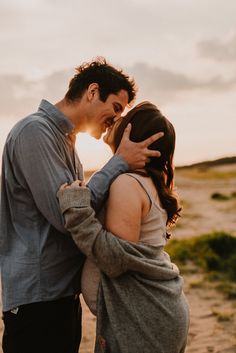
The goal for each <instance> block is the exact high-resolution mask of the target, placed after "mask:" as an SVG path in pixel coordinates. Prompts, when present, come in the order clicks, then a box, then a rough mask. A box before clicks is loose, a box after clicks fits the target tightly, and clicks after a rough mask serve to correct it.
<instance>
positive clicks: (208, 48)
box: [198, 34, 236, 62]
mask: <svg viewBox="0 0 236 353" xmlns="http://www.w3.org/2000/svg"><path fill="white" fill-rule="evenodd" d="M198 50H199V53H200V55H202V56H203V57H206V58H210V59H212V60H215V61H222V62H231V61H232V62H234V61H235V60H236V34H235V35H234V36H233V37H232V38H230V39H228V40H226V41H222V40H219V39H208V40H203V41H201V42H199V43H198Z"/></svg>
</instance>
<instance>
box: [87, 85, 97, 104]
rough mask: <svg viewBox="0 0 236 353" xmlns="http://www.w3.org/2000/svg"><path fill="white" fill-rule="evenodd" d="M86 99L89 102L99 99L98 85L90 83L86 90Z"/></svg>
mask: <svg viewBox="0 0 236 353" xmlns="http://www.w3.org/2000/svg"><path fill="white" fill-rule="evenodd" d="M87 98H88V100H89V102H91V101H92V100H93V99H94V98H99V85H98V84H97V83H91V84H90V85H89V86H88V89H87Z"/></svg>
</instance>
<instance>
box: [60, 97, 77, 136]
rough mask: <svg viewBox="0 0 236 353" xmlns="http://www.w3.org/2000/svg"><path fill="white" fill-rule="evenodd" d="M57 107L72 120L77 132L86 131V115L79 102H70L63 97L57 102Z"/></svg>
mask: <svg viewBox="0 0 236 353" xmlns="http://www.w3.org/2000/svg"><path fill="white" fill-rule="evenodd" d="M55 107H56V108H57V109H58V110H60V111H61V112H62V113H63V114H64V115H65V117H66V118H67V119H69V120H70V122H71V123H72V124H73V125H74V127H75V133H76V134H77V133H78V132H81V131H84V130H83V129H82V125H83V119H84V116H83V114H82V111H81V109H80V107H79V103H78V102H76V103H73V102H72V103H70V102H68V101H66V99H65V98H63V99H62V100H61V101H59V102H57V103H56V104H55Z"/></svg>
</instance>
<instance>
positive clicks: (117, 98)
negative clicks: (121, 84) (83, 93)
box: [87, 90, 128, 139]
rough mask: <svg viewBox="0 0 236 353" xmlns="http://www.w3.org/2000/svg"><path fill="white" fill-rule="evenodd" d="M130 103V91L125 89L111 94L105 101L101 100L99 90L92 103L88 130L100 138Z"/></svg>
mask: <svg viewBox="0 0 236 353" xmlns="http://www.w3.org/2000/svg"><path fill="white" fill-rule="evenodd" d="M127 104H128V93H127V92H126V91H125V90H121V91H119V92H118V93H117V94H110V95H109V96H108V97H107V100H106V101H105V102H102V101H101V100H100V96H99V92H98V94H96V95H95V97H94V99H93V100H92V102H91V105H90V112H89V116H88V120H87V130H88V132H89V133H90V135H91V136H93V137H95V138H96V139H99V138H100V137H101V135H102V134H103V133H104V132H106V130H107V128H109V127H110V126H112V125H113V123H114V122H115V121H117V120H118V119H119V118H120V116H121V114H122V112H123V111H124V109H125V107H126V106H127Z"/></svg>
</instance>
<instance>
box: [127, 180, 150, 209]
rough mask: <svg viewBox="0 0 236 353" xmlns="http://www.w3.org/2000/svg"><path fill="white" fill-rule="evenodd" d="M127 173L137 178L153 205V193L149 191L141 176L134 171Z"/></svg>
mask: <svg viewBox="0 0 236 353" xmlns="http://www.w3.org/2000/svg"><path fill="white" fill-rule="evenodd" d="M125 174H126V175H128V176H130V177H132V178H134V179H135V180H137V182H138V183H139V185H140V186H141V187H142V188H143V190H144V191H145V193H146V194H147V196H148V198H149V200H150V203H151V205H152V204H153V203H154V199H153V197H152V195H151V193H150V192H149V190H148V189H147V187H146V186H145V185H144V183H143V182H142V180H141V178H139V175H138V174H134V173H125Z"/></svg>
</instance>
